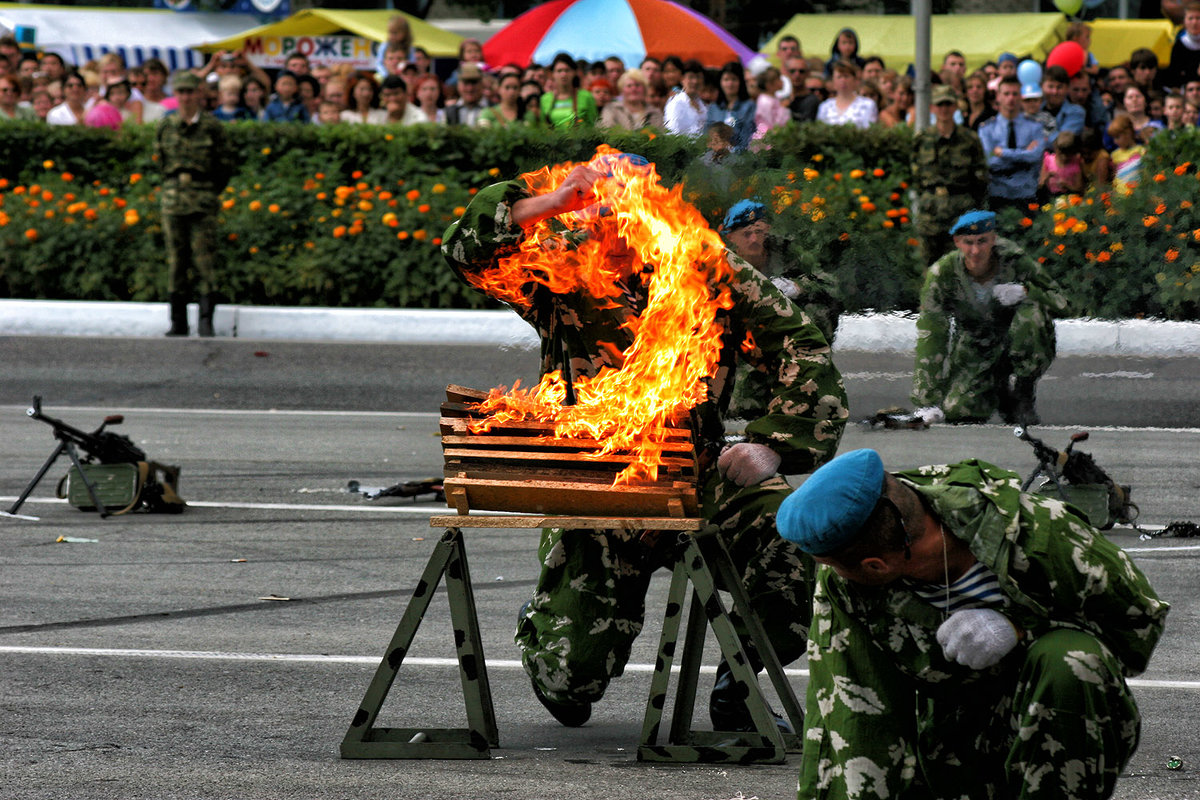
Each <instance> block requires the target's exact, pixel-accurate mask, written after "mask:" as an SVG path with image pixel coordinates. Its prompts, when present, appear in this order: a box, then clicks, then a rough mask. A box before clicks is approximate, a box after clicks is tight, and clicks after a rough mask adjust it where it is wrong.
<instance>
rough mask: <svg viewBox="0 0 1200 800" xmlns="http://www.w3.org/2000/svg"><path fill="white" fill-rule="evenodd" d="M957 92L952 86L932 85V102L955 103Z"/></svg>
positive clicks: (937, 104)
mask: <svg viewBox="0 0 1200 800" xmlns="http://www.w3.org/2000/svg"><path fill="white" fill-rule="evenodd" d="M957 102H958V92H956V91H954V87H953V86H946V85H944V84H943V85H940V86H935V87H933V104H934V105H935V106H940V105H941V104H942V103H957Z"/></svg>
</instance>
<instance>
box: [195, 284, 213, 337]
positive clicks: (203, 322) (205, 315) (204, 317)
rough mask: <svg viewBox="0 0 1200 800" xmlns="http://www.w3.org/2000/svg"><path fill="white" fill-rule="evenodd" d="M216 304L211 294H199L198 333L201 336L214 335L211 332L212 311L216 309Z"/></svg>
mask: <svg viewBox="0 0 1200 800" xmlns="http://www.w3.org/2000/svg"><path fill="white" fill-rule="evenodd" d="M216 307H217V304H216V302H215V301H214V300H213V296H212V295H211V294H205V295H201V296H200V325H199V326H198V333H199V334H200V335H201V336H215V335H216V334H215V333H214V332H213V311H214V310H216Z"/></svg>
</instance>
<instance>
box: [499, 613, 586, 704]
mask: <svg viewBox="0 0 1200 800" xmlns="http://www.w3.org/2000/svg"><path fill="white" fill-rule="evenodd" d="M532 603H533V601H532V600H528V601H526V602H525V605H523V606H521V610H520V611H519V612H517V627H518V628H519V627H520V626H521V623H522V621H523V620H524V619H525V614H526V612H528V611H529V606H530V605H531V604H532ZM530 681H532V683H533V696H534V697H536V698H537V699H538V702H539V703H541V704H542V705H543V706H545V707H546V710H547V711H549V712H550V716H552V717H554V718H555V719H556V720H558V721H559V722H560V723H562V724H563V725H564V726H565V727H568V728H578V727H579V726H580V725H582V724H583V723H585V722H587V721H588V719H590V718H591V716H592V704H591V703H589V702H587V701H586V700H585V701H583V702H578V703H564V702H562V701H560V700H551V699H550V698H549V697H546V695H544V694H542V688H541V687H540V686H538V683H537V681H536V680H534V679H533V677H532V676H530Z"/></svg>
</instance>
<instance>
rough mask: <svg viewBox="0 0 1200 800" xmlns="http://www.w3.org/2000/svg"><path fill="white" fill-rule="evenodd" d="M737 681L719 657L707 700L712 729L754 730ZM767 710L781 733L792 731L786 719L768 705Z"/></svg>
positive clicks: (725, 662)
mask: <svg viewBox="0 0 1200 800" xmlns="http://www.w3.org/2000/svg"><path fill="white" fill-rule="evenodd" d="M739 689H743V687H739V686H738V684H737V681H736V680H734V677H733V670H732V669H730V668H729V663H728V662H727V661H725V659H721V663H720V664H718V665H717V680H716V682H715V683H714V684H713V690H712V696H711V697H710V698H709V700H708V716H709V719H711V720H712V726H713V730H714V731H739V732H748V731H753V730H755V725H754V718H753V717H751V716H750V709H749V707H747V706H746V694H745V691H744V689H743V690H742V691H740V692H739ZM767 711H769V712H771V716H772V717H774V718H775V725H776V727H778V728H779V730H780V731H781V732H783V733H794V732H795V731H793V730H792V726H791V725H790V724H789V723H788V721H787V720H786V719H784V718H783V717H782V716H780V715H779V714H777V713H776V712H775V709H773V708H771V707H770V706H768V707H767Z"/></svg>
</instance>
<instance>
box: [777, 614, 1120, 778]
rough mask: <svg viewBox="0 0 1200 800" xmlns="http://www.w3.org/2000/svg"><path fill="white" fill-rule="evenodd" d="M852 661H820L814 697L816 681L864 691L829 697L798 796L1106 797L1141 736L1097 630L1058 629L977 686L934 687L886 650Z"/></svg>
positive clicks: (808, 739)
mask: <svg viewBox="0 0 1200 800" xmlns="http://www.w3.org/2000/svg"><path fill="white" fill-rule="evenodd" d="M877 652H878V651H877ZM883 658H886V655H885V656H883ZM852 663H857V664H858V665H859V666H860V667H861V670H862V673H863V674H859V675H838V676H830V675H828V674H822V673H819V671H814V672H813V678H812V681H811V682H810V685H809V707H810V709H811V708H812V707H813V703H814V702H817V701H815V700H814V695H813V693H814V692H816V693H817V694H818V695H819V696H825V695H826V694H827V693H832V694H834V695H837V696H838V697H839V698H844V699H845V703H850V702H851V701H852V700H853V698H862V699H863V700H864V702H861V703H859V702H855V703H853V705H854V711H850V710H849V709H848V707H847V705H846V704H844V703H843V702H842V701H841V700H838V701H836V702H835V701H831V702H830V704H829V706H828V707H827V708H828V709H829V710H827V711H826V712H825V713H824V716H823V718H822V719H821V721H820V722H819V723H815V724H816V725H818V726H819V727H817V728H816V729H815V730H814V729H813V728H812V727H810V729H809V730H808V731H806V735H805V748H804V755H803V765H802V767H801V775H800V783H799V787H798V790H797V797H798V798H800V800H808V798H822V800H851V798H855V799H860V798H900V799H901V800H910V799H911V800H915V799H916V798H921V799H922V800H951V798H953V800H1102V798H1107V797H1110V796H1111V795H1112V792H1113V790H1114V788H1115V787H1116V783H1117V777H1118V776H1119V775H1120V773H1121V770H1122V769H1123V768H1124V766H1125V764H1126V763H1127V762H1128V761H1129V758H1130V756H1132V755H1133V752H1134V750H1135V749H1136V748H1137V743H1138V737H1139V734H1140V730H1141V716H1140V714H1139V712H1138V709H1137V705H1136V704H1135V702H1134V700H1133V695H1132V693H1131V692H1130V691H1129V687H1128V686H1127V685H1126V683H1125V680H1124V678H1123V677H1122V675H1121V667H1120V664H1119V663H1118V662H1117V661H1116V659H1115V658H1114V657H1113V655H1112V654H1111V653H1110V652H1109V651H1108V650H1107V648H1105V647H1104V646H1103V645H1102V644H1101V643H1100V642H1099V640H1097V639H1096V638H1095V637H1094V636H1092V635H1091V634H1089V633H1085V632H1082V631H1078V630H1072V629H1067V628H1060V629H1055V630H1052V631H1049V632H1048V633H1045V634H1043V635H1042V636H1040V637H1038V638H1036V639H1034V640H1033V641H1032V642H1030V643H1029V644H1028V645H1027V646H1024V647H1022V649H1019V650H1018V651H1016V654H1014V655H1009V656H1008V657H1007V658H1006V659H1005V660H1004V661H1003V662H1001V664H1000V665H998V666H997V667H993V668H992V669H991V670H989V672H988V674H987V675H986V676H981V678H982V679H981V680H978V681H975V682H973V683H972V684H971V685H970V686H963V685H961V684H959V683H958V682H956V681H950V682H948V683H949V684H951V685H949V686H947V684H942V686H943V687H946V688H942V689H941V690H930V691H928V692H927V691H925V690H922V689H920V688H917V687H916V686H915V685H914V683H913V682H911V681H910V680H909V679H907V678H906V677H905V676H903V675H901V673H900V672H899V671H898V670H896V669H895V667H894V666H892V665H891V664H889V663H880V659H875V658H871V659H861V660H859V661H857V662H852ZM810 667H811V664H810ZM821 687H825V689H822V688H821ZM868 698H869V702H866V701H867V699H868ZM862 709H867V711H866V713H863V711H862ZM914 710H915V712H916V719H915V720H914ZM816 716H819V715H813V716H810V717H809V720H810V722H811V721H812V720H814V719H815V718H816Z"/></svg>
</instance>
